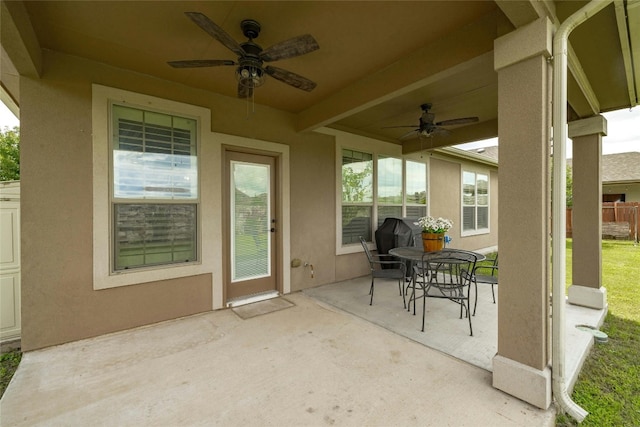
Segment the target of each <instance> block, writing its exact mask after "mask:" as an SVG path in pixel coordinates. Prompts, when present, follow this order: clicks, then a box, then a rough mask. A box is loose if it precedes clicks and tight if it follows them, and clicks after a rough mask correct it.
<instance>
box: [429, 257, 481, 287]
mask: <svg viewBox="0 0 640 427" xmlns="http://www.w3.org/2000/svg"><path fill="white" fill-rule="evenodd" d="M477 261H478V254H476V253H475V252H470V251H465V250H462V249H450V248H445V249H442V250H441V251H438V252H437V253H426V254H425V255H423V257H422V266H423V267H422V268H423V270H424V271H429V272H430V273H431V274H436V275H437V274H438V272H443V271H446V272H449V276H451V273H452V271H453V270H456V271H458V272H459V277H460V281H458V282H457V284H458V285H461V286H466V285H468V284H469V283H470V282H471V280H472V272H473V271H474V269H475V266H476V262H477Z"/></svg>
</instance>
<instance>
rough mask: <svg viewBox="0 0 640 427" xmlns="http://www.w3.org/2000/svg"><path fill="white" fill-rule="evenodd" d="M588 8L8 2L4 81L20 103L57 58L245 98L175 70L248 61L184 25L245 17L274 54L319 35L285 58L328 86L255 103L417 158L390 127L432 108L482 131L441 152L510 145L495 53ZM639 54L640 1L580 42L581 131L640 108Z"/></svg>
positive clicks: (234, 23)
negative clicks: (594, 121) (289, 42)
mask: <svg viewBox="0 0 640 427" xmlns="http://www.w3.org/2000/svg"><path fill="white" fill-rule="evenodd" d="M277 3H281V4H277ZM585 3H586V2H583V1H542V2H540V1H510V0H498V1H482V2H477V1H471V2H449V1H430V2H411V3H403V2H371V3H367V6H366V7H362V6H363V3H362V2H341V3H340V5H339V6H338V5H337V4H335V3H328V2H268V3H261V2H207V3H199V4H197V5H195V6H194V5H192V4H191V5H189V6H188V7H187V6H186V5H185V4H184V3H183V2H174V1H168V2H161V3H154V4H153V7H150V4H149V3H147V2H108V3H102V4H101V5H100V8H99V12H98V9H97V8H96V5H95V3H93V2H56V1H51V2H22V1H2V6H1V7H2V13H1V14H0V15H1V19H2V38H1V41H2V69H1V73H0V74H1V82H2V86H3V88H4V89H5V90H6V92H7V94H8V95H9V97H10V99H12V100H14V102H15V104H17V105H19V104H20V93H19V85H18V80H19V79H18V76H19V75H21V76H26V77H34V78H38V76H41V75H43V73H46V60H45V59H44V52H46V51H56V52H61V53H64V54H68V55H73V56H78V57H83V58H88V59H90V60H94V61H98V62H101V63H104V64H106V65H108V66H113V67H117V68H123V69H130V70H133V71H135V72H139V73H143V74H147V75H151V76H154V77H157V78H159V79H163V80H170V81H175V82H179V83H182V84H184V85H186V86H190V87H194V88H198V89H204V90H207V91H210V92H212V93H215V94H218V95H223V96H229V97H233V98H235V91H236V84H235V79H234V77H233V69H232V67H217V68H215V69H212V68H205V69H190V70H185V69H173V68H171V67H169V66H167V64H166V62H167V61H170V60H176V59H186V58H194V59H202V58H222V59H227V58H228V59H235V58H232V57H233V56H234V55H233V54H232V53H231V52H230V51H228V50H227V49H226V48H225V47H224V46H222V45H221V44H220V43H218V42H217V41H215V40H213V39H212V38H211V37H209V36H208V35H207V34H205V33H204V32H203V31H202V30H201V29H199V28H197V27H196V26H195V25H194V24H193V23H192V22H191V21H190V20H189V19H187V18H186V17H185V16H184V14H183V13H184V12H186V11H187V10H186V9H194V8H196V9H198V11H200V12H202V13H204V14H206V15H207V16H209V17H210V18H211V19H213V20H214V21H216V22H217V23H219V24H220V25H221V26H222V27H223V28H224V29H225V31H227V32H228V33H229V34H230V35H231V36H232V37H234V38H235V39H236V40H239V41H241V40H243V36H242V34H241V32H240V28H239V22H240V21H241V20H242V19H246V18H252V19H256V20H258V21H259V22H260V23H261V24H262V27H263V31H262V34H261V35H260V38H259V40H258V41H259V42H260V43H261V44H262V45H263V46H270V45H272V44H274V43H276V42H278V41H281V40H284V39H287V38H290V37H293V36H296V35H298V34H301V33H306V32H308V33H310V34H312V35H314V37H315V38H316V39H317V40H318V42H319V44H320V49H319V50H318V51H316V52H313V53H311V54H308V55H305V56H302V57H298V58H293V59H289V60H286V68H287V69H290V70H292V71H294V72H296V73H299V74H301V75H303V76H306V77H308V78H310V79H311V80H313V81H315V82H317V83H318V87H317V88H316V89H315V90H314V91H313V92H311V93H306V92H303V91H299V90H296V89H291V88H289V87H287V86H286V85H283V84H282V83H280V82H277V81H275V80H273V79H271V80H270V81H268V82H267V84H265V85H264V86H262V87H260V88H259V89H258V90H257V91H256V96H255V102H256V104H259V105H263V106H267V107H272V108H276V109H279V110H284V111H288V112H290V113H292V114H293V115H294V116H295V119H296V123H297V124H296V126H297V129H298V130H300V131H307V130H312V129H316V128H318V127H320V126H330V127H334V128H337V129H341V130H345V131H349V132H353V133H356V134H360V135H365V136H369V137H373V138H376V139H380V140H383V141H388V142H392V143H398V144H402V145H403V151H404V152H412V151H417V150H419V149H420V145H421V144H420V141H419V140H418V139H417V138H414V139H411V138H408V139H404V140H402V141H400V140H399V136H400V135H402V134H403V133H405V131H406V130H405V129H388V128H386V127H388V126H398V125H412V124H413V123H417V120H418V117H419V116H420V109H419V106H420V104H422V103H424V102H432V103H433V105H434V107H433V112H434V113H436V114H437V119H438V120H448V119H451V118H457V117H466V116H478V117H479V119H480V120H479V122H478V123H475V124H470V125H466V126H459V127H453V128H452V130H453V132H452V133H451V135H450V136H449V137H447V138H441V139H440V140H436V139H434V140H433V141H431V142H432V146H431V148H436V147H438V146H447V145H453V144H458V143H463V142H469V141H473V140H478V139H484V138H490V137H494V136H497V128H498V127H497V91H498V83H497V73H496V72H495V71H494V64H493V41H494V40H495V39H496V38H497V37H499V36H501V35H504V34H506V33H508V32H510V31H512V30H514V29H516V28H519V27H522V26H525V25H528V24H529V23H531V22H533V21H535V20H536V19H538V18H540V17H548V18H549V19H550V21H551V22H553V23H554V24H555V25H559V24H560V23H561V22H562V21H563V20H564V19H566V18H567V17H568V16H569V15H571V14H572V13H573V12H575V11H576V10H578V9H579V8H580V7H581V6H583V5H584V4H585ZM141 17H143V18H141ZM283 23H286V24H283ZM639 49H640V0H616V1H615V2H614V3H613V4H611V5H609V6H607V7H606V8H605V9H604V10H603V11H602V12H601V13H599V14H598V15H596V16H595V17H593V18H592V19H590V20H589V21H588V22H586V23H585V24H584V25H582V26H580V28H578V29H577V30H576V31H575V32H574V33H573V34H572V35H571V37H570V40H569V70H570V76H569V82H568V91H569V93H568V104H569V107H570V109H569V120H575V119H578V118H584V117H589V116H592V115H594V114H598V113H599V112H606V111H611V110H616V109H621V108H625V107H632V106H634V105H636V104H637V103H638V88H640V75H639V74H638V71H637V70H640V50H639ZM278 65H280V64H278ZM282 66H283V67H285V62H283V63H282Z"/></svg>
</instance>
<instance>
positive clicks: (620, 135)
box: [0, 102, 640, 158]
mask: <svg viewBox="0 0 640 427" xmlns="http://www.w3.org/2000/svg"><path fill="white" fill-rule="evenodd" d="M603 116H604V117H605V118H606V119H607V136H605V137H604V138H603V139H602V154H613V153H626V152H629V151H639V152H640V105H637V106H635V107H634V108H633V109H629V108H625V109H623V110H618V111H613V112H610V113H603ZM19 124H20V122H19V120H18V119H17V118H16V117H15V116H14V115H13V113H11V111H9V109H8V108H7V107H6V106H5V105H4V104H3V103H2V102H0V129H4V128H5V127H8V128H13V127H14V126H19ZM497 144H498V138H492V139H486V140H482V141H477V142H471V143H468V144H462V145H458V146H457V147H458V148H462V149H464V150H469V149H472V148H480V147H489V146H492V145H497ZM571 149H572V146H571V140H570V139H569V140H567V157H569V158H571V157H572V151H571Z"/></svg>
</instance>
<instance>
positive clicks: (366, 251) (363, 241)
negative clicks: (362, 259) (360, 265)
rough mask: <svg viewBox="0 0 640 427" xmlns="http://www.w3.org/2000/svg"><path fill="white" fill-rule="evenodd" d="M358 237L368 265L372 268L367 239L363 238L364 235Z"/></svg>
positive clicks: (371, 256) (371, 257)
mask: <svg viewBox="0 0 640 427" xmlns="http://www.w3.org/2000/svg"><path fill="white" fill-rule="evenodd" d="M359 237H360V243H361V244H362V249H364V253H365V254H366V255H367V260H369V266H370V267H371V268H373V255H371V251H370V250H369V245H367V241H366V240H364V237H362V236H359Z"/></svg>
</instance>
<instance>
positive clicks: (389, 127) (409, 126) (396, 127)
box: [381, 125, 420, 130]
mask: <svg viewBox="0 0 640 427" xmlns="http://www.w3.org/2000/svg"><path fill="white" fill-rule="evenodd" d="M398 128H414V129H415V130H420V128H417V127H416V125H407V126H385V127H383V128H381V129H398Z"/></svg>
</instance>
